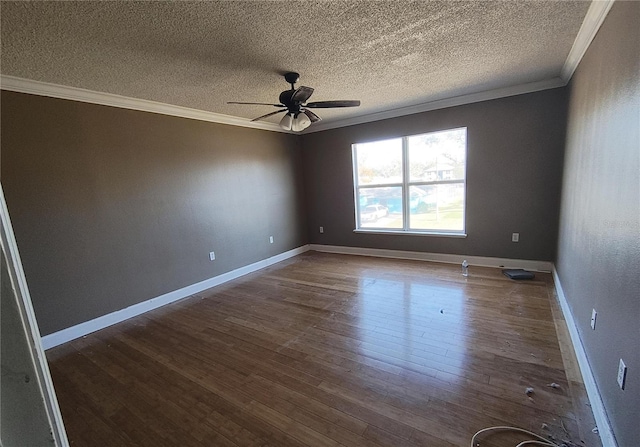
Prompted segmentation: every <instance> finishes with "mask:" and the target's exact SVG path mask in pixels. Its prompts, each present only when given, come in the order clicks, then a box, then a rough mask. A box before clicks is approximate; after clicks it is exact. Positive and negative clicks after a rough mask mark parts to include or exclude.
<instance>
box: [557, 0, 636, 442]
mask: <svg viewBox="0 0 640 447" xmlns="http://www.w3.org/2000/svg"><path fill="white" fill-rule="evenodd" d="M638 23H640V3H637V2H616V3H615V4H614V5H613V8H612V9H611V11H610V12H609V15H608V16H607V18H606V20H605V22H604V24H603V26H602V28H600V31H599V32H598V35H597V36H596V38H595V40H594V41H593V43H592V44H591V46H590V48H589V50H588V51H587V53H586V55H585V57H584V58H583V59H582V62H581V63H580V66H579V67H578V70H577V71H576V73H575V75H574V76H573V79H572V81H571V84H570V86H569V87H570V101H569V119H568V127H567V149H566V156H565V170H564V182H563V189H562V207H561V220H560V231H559V243H558V259H557V270H558V274H559V276H560V282H561V284H562V287H563V289H564V292H565V295H566V296H567V299H568V301H569V305H570V307H571V310H572V314H573V316H574V318H575V320H576V324H577V326H578V330H579V333H580V336H581V338H582V343H583V345H584V347H585V350H586V353H587V357H588V359H589V363H590V365H591V370H592V371H593V373H594V376H595V379H596V382H597V385H598V389H599V390H600V394H601V395H602V398H603V400H604V403H605V407H606V408H607V412H608V414H609V417H610V419H611V423H612V426H613V429H614V432H615V434H616V437H617V440H618V444H619V445H620V447H625V446H632V445H633V446H635V445H640V424H639V423H638V422H640V419H639V418H640V350H639V349H638V346H639V343H640V31H639V30H640V28H638ZM591 309H596V310H597V312H598V318H597V324H596V330H595V331H594V330H592V329H591V328H590V325H589V322H590V317H591ZM620 358H623V359H624V361H625V363H626V364H627V367H628V373H627V385H626V389H625V390H624V391H623V390H620V389H619V388H618V384H617V383H616V373H617V369H618V361H619V359H620Z"/></svg>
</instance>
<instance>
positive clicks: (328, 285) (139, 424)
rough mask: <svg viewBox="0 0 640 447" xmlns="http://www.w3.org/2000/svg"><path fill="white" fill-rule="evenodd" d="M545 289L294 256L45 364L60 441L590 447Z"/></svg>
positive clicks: (418, 266) (428, 268)
mask: <svg viewBox="0 0 640 447" xmlns="http://www.w3.org/2000/svg"><path fill="white" fill-rule="evenodd" d="M553 293H554V292H553V284H552V279H551V277H550V275H547V274H537V275H536V279H535V280H533V281H525V282H515V281H511V280H509V279H507V278H505V277H504V276H503V275H501V273H500V270H498V269H490V268H480V267H473V266H472V267H471V274H470V276H469V277H467V278H465V277H463V276H462V275H461V274H460V270H459V266H455V265H446V264H438V263H428V262H421V261H404V260H392V259H379V258H369V257H359V256H346V255H335V254H322V253H315V252H308V253H306V254H304V255H300V256H297V257H295V258H292V259H290V260H288V261H285V262H282V263H280V264H277V265H274V266H272V267H270V268H268V269H265V270H262V271H260V272H257V273H255V274H252V275H248V276H245V277H243V278H241V279H239V280H235V281H233V282H230V283H227V284H226V285H223V286H220V287H217V288H214V289H211V290H209V291H207V292H204V293H201V294H198V295H195V296H193V297H191V298H188V299H185V300H183V301H180V302H178V303H174V304H172V305H169V306H166V307H164V308H161V309H158V310H156V311H152V312H150V313H147V314H145V315H142V316H139V317H136V318H134V319H131V320H128V321H127V322H124V323H121V324H118V325H116V326H112V327H110V328H107V329H104V330H102V331H99V332H96V333H94V334H91V335H88V336H87V337H85V338H82V339H79V340H76V341H73V342H70V343H67V344H66V345H64V346H60V347H57V348H54V349H51V350H49V351H48V352H47V357H48V359H49V362H50V367H51V372H52V375H53V379H54V384H55V387H56V391H57V393H58V398H59V401H60V406H61V410H62V414H63V418H64V421H65V424H66V427H67V431H68V435H69V438H70V440H71V442H72V445H82V446H94V445H95V446H97V445H99V446H123V445H140V446H214V445H215V446H267V445H270V446H274V447H275V446H277V447H285V446H339V445H344V446H370V447H376V446H393V447H398V446H466V445H469V442H470V439H471V437H472V435H473V434H474V433H475V432H476V431H478V430H480V429H482V428H485V427H488V426H494V425H514V426H518V427H522V428H525V429H528V430H531V431H534V432H537V433H540V434H542V435H544V436H545V437H551V436H552V437H553V439H555V440H556V441H558V443H560V442H561V441H563V440H568V441H571V442H573V444H575V445H578V446H582V445H586V446H598V445H599V443H600V441H599V439H598V437H597V436H596V435H594V434H593V433H591V428H592V427H593V419H592V416H591V414H590V408H589V407H588V399H587V398H586V394H585V392H584V387H583V386H582V383H581V378H580V374H579V372H578V369H577V367H576V366H575V365H576V363H575V358H573V353H572V351H571V346H570V343H569V342H568V335H567V331H566V326H565V323H564V320H563V319H562V315H561V312H560V311H559V309H558V306H557V305H556V303H555V298H554V295H553ZM559 339H560V343H559V341H558V340H559ZM563 356H564V358H563ZM551 383H556V384H558V387H556V388H554V387H551V386H549V384H551ZM527 387H532V388H533V389H534V391H533V393H532V394H531V395H527V394H525V389H526V388H527ZM523 439H524V438H523V437H522V436H516V435H512V434H500V435H496V436H492V437H490V438H487V439H484V440H483V441H482V444H481V445H482V446H515V445H516V444H517V443H518V442H519V441H522V440H523Z"/></svg>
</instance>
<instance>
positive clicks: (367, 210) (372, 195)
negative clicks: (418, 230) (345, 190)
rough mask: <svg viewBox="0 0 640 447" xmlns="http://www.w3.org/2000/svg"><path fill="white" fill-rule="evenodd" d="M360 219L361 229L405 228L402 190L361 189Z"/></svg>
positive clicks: (359, 193)
mask: <svg viewBox="0 0 640 447" xmlns="http://www.w3.org/2000/svg"><path fill="white" fill-rule="evenodd" d="M358 217H359V220H360V228H403V227H404V225H403V222H402V188H401V187H399V186H394V187H388V188H360V189H359V190H358Z"/></svg>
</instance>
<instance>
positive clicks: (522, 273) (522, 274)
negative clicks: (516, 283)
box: [502, 269, 536, 279]
mask: <svg viewBox="0 0 640 447" xmlns="http://www.w3.org/2000/svg"><path fill="white" fill-rule="evenodd" d="M502 274H503V275H504V276H506V277H507V278H510V279H533V278H535V277H536V275H534V274H533V272H529V271H527V270H523V269H504V270H503V271H502Z"/></svg>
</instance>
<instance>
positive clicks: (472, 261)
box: [309, 244, 553, 272]
mask: <svg viewBox="0 0 640 447" xmlns="http://www.w3.org/2000/svg"><path fill="white" fill-rule="evenodd" d="M309 250H314V251H319V252H324V253H339V254H343V255H358V256H376V257H380V258H395V259H414V260H417V261H431V262H444V263H447V264H461V263H462V261H463V260H465V259H466V260H467V262H468V263H469V265H471V266H474V265H475V266H480V267H495V268H519V269H526V270H533V271H536V272H550V271H551V270H552V269H553V263H551V262H548V261H530V260H525V259H508V258H491V257H486V256H464V255H451V254H445V253H425V252H419V251H402V250H385V249H381V248H360V247H343V246H337V245H318V244H311V245H309Z"/></svg>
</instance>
